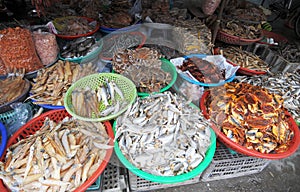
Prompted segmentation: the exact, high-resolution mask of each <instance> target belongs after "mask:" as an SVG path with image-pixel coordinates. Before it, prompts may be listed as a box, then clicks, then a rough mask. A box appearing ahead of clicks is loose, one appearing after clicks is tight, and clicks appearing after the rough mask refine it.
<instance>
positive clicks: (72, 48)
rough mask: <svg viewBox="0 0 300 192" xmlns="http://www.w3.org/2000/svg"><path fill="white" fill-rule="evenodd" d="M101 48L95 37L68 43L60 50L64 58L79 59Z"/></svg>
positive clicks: (82, 38)
mask: <svg viewBox="0 0 300 192" xmlns="http://www.w3.org/2000/svg"><path fill="white" fill-rule="evenodd" d="M98 47H99V42H96V38H95V37H93V36H89V37H80V38H78V39H74V40H71V41H68V42H66V43H65V44H64V45H63V46H62V48H61V49H60V56H61V57H63V58H73V59H74V58H78V57H83V56H86V55H87V54H89V53H91V52H93V51H95V50H96V49H97V48H98Z"/></svg>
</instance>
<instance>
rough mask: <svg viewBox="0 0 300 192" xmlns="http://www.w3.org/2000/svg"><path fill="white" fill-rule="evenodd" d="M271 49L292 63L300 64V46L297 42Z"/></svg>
mask: <svg viewBox="0 0 300 192" xmlns="http://www.w3.org/2000/svg"><path fill="white" fill-rule="evenodd" d="M271 49H272V50H274V51H275V52H276V53H278V54H279V55H280V56H282V57H283V58H284V59H286V60H288V61H289V62H291V63H300V44H299V43H297V42H295V43H287V44H284V45H282V46H280V47H279V48H277V49H273V48H271Z"/></svg>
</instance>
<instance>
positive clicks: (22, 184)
mask: <svg viewBox="0 0 300 192" xmlns="http://www.w3.org/2000/svg"><path fill="white" fill-rule="evenodd" d="M82 129H84V130H86V131H87V132H96V133H97V134H98V135H100V134H101V136H100V137H99V136H97V135H93V136H90V135H86V134H85V133H84V132H82V131H81V130H82ZM58 135H62V137H59V136H58ZM55 137H58V138H59V140H60V141H59V142H60V143H62V144H63V146H64V149H62V148H61V147H59V145H55V142H54V143H53V142H50V140H52V141H55V140H56V138H55ZM72 138H73V139H72ZM66 141H67V142H66ZM94 141H97V144H96V145H95V144H94ZM109 141H110V139H109V136H108V135H107V133H106V130H105V127H104V125H103V124H102V123H101V122H93V123H92V122H82V121H79V120H75V119H70V118H69V117H66V118H65V119H64V120H62V121H61V122H58V123H55V122H54V121H51V120H50V119H49V118H48V117H47V118H46V119H45V121H44V125H43V126H42V127H41V129H40V130H39V131H37V132H36V133H35V134H34V135H31V136H30V137H28V138H25V139H23V140H21V141H19V142H17V143H16V144H14V145H12V146H10V147H9V149H8V151H7V153H6V158H5V162H0V171H1V174H0V178H1V179H2V180H3V181H4V183H5V184H6V185H7V186H8V187H9V188H10V189H11V190H15V191H28V190H29V189H30V191H40V190H42V189H43V188H45V189H47V190H50V191H53V190H55V191H73V190H75V189H76V188H78V187H79V186H80V185H82V184H83V183H84V182H85V181H86V180H87V179H88V177H89V176H90V175H91V174H93V173H94V172H95V171H96V167H95V166H97V167H99V165H100V164H101V162H102V161H103V160H104V156H105V154H106V150H107V149H110V148H112V147H113V146H110V145H109V144H108V143H109ZM108 146H110V147H108ZM19 148H22V149H24V150H22V151H23V152H24V153H23V154H24V155H21V156H16V154H17V153H18V149H19ZM25 149H27V150H25ZM61 150H64V152H65V153H64V154H63V155H61V156H60V158H58V153H59V151H61ZM83 154H85V155H84V156H83ZM79 159H80V161H79ZM23 161H24V163H19V162H23ZM16 164H20V165H19V166H16ZM5 167H6V169H5ZM92 167H93V170H91V168H92ZM88 173H89V174H88ZM74 178H75V179H74Z"/></svg>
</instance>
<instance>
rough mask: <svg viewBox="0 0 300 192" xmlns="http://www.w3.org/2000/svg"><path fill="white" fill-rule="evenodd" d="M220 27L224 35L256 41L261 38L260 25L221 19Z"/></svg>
mask: <svg viewBox="0 0 300 192" xmlns="http://www.w3.org/2000/svg"><path fill="white" fill-rule="evenodd" d="M220 27H221V30H222V31H224V32H225V33H227V34H230V35H233V36H237V37H240V38H244V39H257V38H259V37H261V27H260V24H249V23H244V22H242V21H238V20H232V19H222V22H221V25H220Z"/></svg>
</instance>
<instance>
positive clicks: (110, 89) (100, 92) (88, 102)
mask: <svg viewBox="0 0 300 192" xmlns="http://www.w3.org/2000/svg"><path fill="white" fill-rule="evenodd" d="M126 104H127V101H126V100H125V99H124V94H123V92H122V90H121V89H120V88H119V87H118V86H117V85H116V83H115V82H114V81H113V80H111V81H110V80H108V79H106V81H105V82H103V84H102V85H100V86H98V87H97V88H95V89H91V88H90V87H86V88H75V89H74V90H73V91H72V105H73V107H74V110H75V113H76V114H77V115H80V116H82V117H93V118H99V117H105V116H108V115H110V114H115V113H117V112H119V110H120V109H121V108H122V107H124V106H125V105H126Z"/></svg>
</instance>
